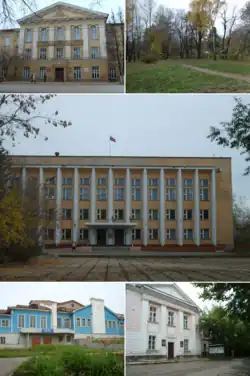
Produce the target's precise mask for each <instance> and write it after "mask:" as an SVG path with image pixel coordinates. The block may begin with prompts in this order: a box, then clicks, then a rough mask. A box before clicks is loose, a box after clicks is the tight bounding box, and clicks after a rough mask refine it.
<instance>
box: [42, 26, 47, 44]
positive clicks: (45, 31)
mask: <svg viewBox="0 0 250 376" xmlns="http://www.w3.org/2000/svg"><path fill="white" fill-rule="evenodd" d="M41 41H42V42H46V41H47V29H45V28H44V29H41Z"/></svg>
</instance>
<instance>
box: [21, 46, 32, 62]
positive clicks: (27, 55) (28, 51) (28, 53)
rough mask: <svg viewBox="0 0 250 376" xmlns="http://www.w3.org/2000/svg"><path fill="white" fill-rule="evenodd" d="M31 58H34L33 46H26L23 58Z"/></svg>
mask: <svg viewBox="0 0 250 376" xmlns="http://www.w3.org/2000/svg"><path fill="white" fill-rule="evenodd" d="M31 58H32V52H31V48H25V50H24V54H23V59H24V60H31Z"/></svg>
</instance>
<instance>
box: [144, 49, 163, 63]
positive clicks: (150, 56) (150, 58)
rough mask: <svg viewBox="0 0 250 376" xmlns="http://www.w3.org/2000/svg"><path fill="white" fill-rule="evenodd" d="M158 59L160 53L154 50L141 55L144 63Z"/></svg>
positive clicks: (154, 61)
mask: <svg viewBox="0 0 250 376" xmlns="http://www.w3.org/2000/svg"><path fill="white" fill-rule="evenodd" d="M159 59H160V55H159V54H158V53H157V52H154V51H152V52H149V53H148V54H146V55H144V56H143V57H142V61H143V62H144V63H145V64H152V63H156V62H157V61H158V60H159Z"/></svg>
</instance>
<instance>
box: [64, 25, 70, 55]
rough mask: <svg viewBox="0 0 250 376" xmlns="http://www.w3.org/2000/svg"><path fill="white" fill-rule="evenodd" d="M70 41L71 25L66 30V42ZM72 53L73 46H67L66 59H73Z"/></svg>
mask: <svg viewBox="0 0 250 376" xmlns="http://www.w3.org/2000/svg"><path fill="white" fill-rule="evenodd" d="M70 40H71V29H70V25H67V26H66V30H65V41H66V42H69V41H70ZM70 52H71V46H70V45H69V44H66V45H65V58H66V59H70V58H71V56H70V55H71V54H70Z"/></svg>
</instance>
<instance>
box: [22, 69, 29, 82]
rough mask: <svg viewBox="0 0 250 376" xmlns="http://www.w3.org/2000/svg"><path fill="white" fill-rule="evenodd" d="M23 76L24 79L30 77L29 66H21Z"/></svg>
mask: <svg viewBox="0 0 250 376" xmlns="http://www.w3.org/2000/svg"><path fill="white" fill-rule="evenodd" d="M23 78H24V80H29V78H30V68H29V67H24V68H23Z"/></svg>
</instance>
